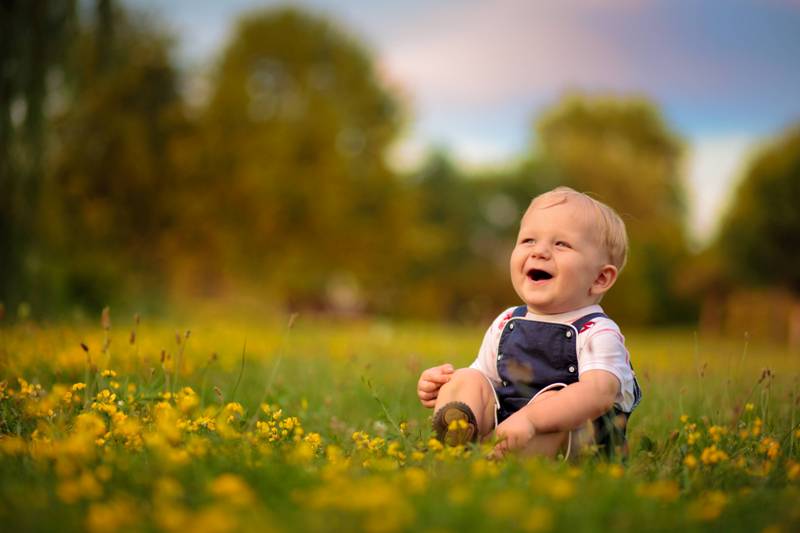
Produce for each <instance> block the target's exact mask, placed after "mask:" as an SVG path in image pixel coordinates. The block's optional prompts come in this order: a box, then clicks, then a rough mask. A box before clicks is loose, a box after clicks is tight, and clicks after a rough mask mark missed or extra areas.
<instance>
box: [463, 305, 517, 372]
mask: <svg viewBox="0 0 800 533" xmlns="http://www.w3.org/2000/svg"><path fill="white" fill-rule="evenodd" d="M514 309H515V308H514V307H510V308H508V309H506V310H505V311H503V312H502V313H500V314H499V315H498V316H497V318H495V319H494V321H492V325H491V326H489V329H487V330H486V334H485V335H484V336H483V341H482V342H481V347H480V349H479V350H478V355H477V357H476V358H475V360H474V361H473V362H472V364H471V365H469V367H470V368H474V369H475V370H477V371H478V372H480V373H481V374H483V375H484V376H486V377H487V378H489V380H490V381H492V383H495V384H498V385H499V384H500V376H499V375H498V373H497V345H498V343H499V342H500V334H501V333H502V332H503V328H504V327H505V325H506V322H508V321H509V320H510V319H511V317H512V316H513V314H514Z"/></svg>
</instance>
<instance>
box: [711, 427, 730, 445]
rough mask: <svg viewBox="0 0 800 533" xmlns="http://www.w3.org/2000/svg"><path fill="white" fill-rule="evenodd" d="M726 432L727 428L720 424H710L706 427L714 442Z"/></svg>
mask: <svg viewBox="0 0 800 533" xmlns="http://www.w3.org/2000/svg"><path fill="white" fill-rule="evenodd" d="M727 432H728V429H727V428H724V427H722V426H711V427H710V428H708V435H709V436H710V437H711V440H713V441H714V442H719V439H720V437H721V436H722V435H724V434H726V433H727Z"/></svg>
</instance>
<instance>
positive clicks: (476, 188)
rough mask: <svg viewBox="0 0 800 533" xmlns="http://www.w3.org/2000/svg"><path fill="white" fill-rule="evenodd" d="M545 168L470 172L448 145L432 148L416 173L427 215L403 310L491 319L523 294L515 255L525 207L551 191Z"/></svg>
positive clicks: (417, 230) (418, 232)
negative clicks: (544, 181) (518, 290)
mask: <svg viewBox="0 0 800 533" xmlns="http://www.w3.org/2000/svg"><path fill="white" fill-rule="evenodd" d="M537 174H538V171H537V169H536V168H535V167H534V166H526V167H521V168H513V169H507V170H503V171H495V172H483V173H481V172H478V173H472V174H467V173H464V172H462V171H460V170H459V169H458V168H457V167H456V166H455V165H454V164H453V162H452V161H451V160H450V159H449V157H448V156H447V154H446V153H445V152H442V151H434V152H433V153H431V154H430V155H429V157H428V159H427V160H426V162H425V164H424V165H423V166H422V168H421V169H420V171H419V172H417V173H416V174H415V175H414V176H412V177H411V183H413V185H414V188H413V192H414V195H415V203H416V205H417V206H418V207H419V219H418V221H417V223H416V225H415V227H414V228H412V231H414V238H413V242H414V244H415V248H414V250H415V253H414V254H413V257H409V258H408V259H407V261H408V267H407V274H406V275H407V280H406V284H407V285H408V286H409V293H408V298H406V299H405V300H403V310H405V311H408V312H410V313H411V314H413V315H416V316H421V315H427V316H431V315H434V316H447V317H450V318H452V319H469V320H475V319H480V320H490V319H492V318H494V316H496V314H497V313H498V312H499V311H500V310H501V309H503V308H505V307H508V306H510V305H513V304H514V303H515V302H516V301H517V300H518V297H517V296H516V295H515V294H514V290H513V288H512V286H511V282H510V280H509V272H508V261H509V254H510V253H511V250H512V248H513V247H514V241H515V239H516V234H517V230H518V226H519V219H520V216H521V214H522V213H523V212H524V210H525V208H526V207H527V206H528V203H529V202H530V200H531V198H533V197H534V196H536V195H537V194H539V193H540V192H542V191H543V190H544V189H543V188H542V186H541V184H540V183H539V181H538V180H537V179H536V178H535V176H536V175H537Z"/></svg>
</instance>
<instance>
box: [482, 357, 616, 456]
mask: <svg viewBox="0 0 800 533" xmlns="http://www.w3.org/2000/svg"><path fill="white" fill-rule="evenodd" d="M619 389H620V382H619V379H617V377H616V376H615V375H614V374H612V373H610V372H606V371H605V370H589V371H586V372H584V373H583V374H582V375H581V377H580V381H578V382H577V383H573V384H572V385H569V386H567V387H565V388H563V389H561V390H560V391H557V392H555V391H554V392H551V393H549V394H548V396H547V397H545V398H541V399H540V400H539V401H533V402H531V403H529V404H528V405H526V406H525V407H523V408H522V409H520V410H519V411H517V412H516V413H514V414H513V415H511V416H510V417H508V418H507V419H506V420H505V421H504V422H503V423H502V424H500V425H499V426H498V427H497V431H496V435H497V437H498V438H499V439H500V442H499V443H498V445H497V448H496V451H497V452H498V454H499V455H502V454H503V453H504V452H505V451H507V450H515V449H519V448H523V447H526V446H527V445H528V444H530V443H531V440H532V439H533V438H534V436H535V435H542V434H547V433H561V432H567V431H572V430H573V429H575V428H577V427H580V426H581V425H582V424H584V423H586V422H587V421H589V420H594V419H595V418H597V417H599V416H601V415H602V414H603V413H605V412H607V411H608V410H609V409H611V407H612V406H613V405H614V400H615V399H616V397H617V394H618V393H619Z"/></svg>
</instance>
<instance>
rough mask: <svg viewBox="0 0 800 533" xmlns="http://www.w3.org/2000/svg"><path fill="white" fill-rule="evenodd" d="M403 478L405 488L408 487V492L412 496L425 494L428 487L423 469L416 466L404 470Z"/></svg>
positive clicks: (426, 476)
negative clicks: (412, 494)
mask: <svg viewBox="0 0 800 533" xmlns="http://www.w3.org/2000/svg"><path fill="white" fill-rule="evenodd" d="M403 477H405V486H406V487H408V490H409V492H411V493H414V494H419V493H422V492H425V489H426V488H427V486H428V475H427V474H426V473H425V471H424V470H423V469H421V468H419V467H416V466H412V467H409V468H406V469H405V472H404V473H403Z"/></svg>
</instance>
